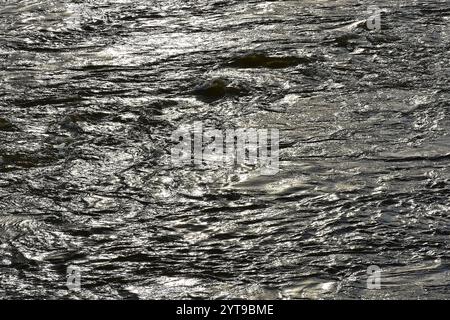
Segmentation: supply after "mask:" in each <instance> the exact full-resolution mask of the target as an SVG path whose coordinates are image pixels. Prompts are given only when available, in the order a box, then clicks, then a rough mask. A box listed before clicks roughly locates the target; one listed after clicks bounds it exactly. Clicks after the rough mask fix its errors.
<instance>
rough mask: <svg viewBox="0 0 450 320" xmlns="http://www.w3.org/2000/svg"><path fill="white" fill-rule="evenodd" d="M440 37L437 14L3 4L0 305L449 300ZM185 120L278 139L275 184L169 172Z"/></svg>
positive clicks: (401, 5) (363, 8)
mask: <svg viewBox="0 0 450 320" xmlns="http://www.w3.org/2000/svg"><path fill="white" fill-rule="evenodd" d="M372 5H376V6H377V7H379V9H380V10H381V13H380V16H379V18H380V19H379V22H380V27H381V29H373V28H369V26H370V24H369V22H370V19H368V18H369V16H370V10H371V9H370V10H369V8H370V6H372ZM449 22H450V3H449V2H448V1H447V0H429V1H413V0H411V1H406V0H405V1H400V0H399V1H376V3H374V2H371V1H366V0H336V1H332V0H304V1H303V0H301V1H248V0H245V1H238V0H236V1H233V0H197V1H189V0H184V1H182V0H170V1H169V0H166V1H144V0H133V1H131V0H116V1H109V0H108V1H106V0H105V1H96V2H94V1H86V0H85V1H83V0H79V1H75V0H72V1H69V0H67V1H64V0H62V1H37V0H36V1H31V0H24V1H19V0H9V1H7V0H3V1H1V9H0V62H1V70H0V73H1V74H0V82H1V87H0V173H1V174H0V199H1V200H0V297H1V298H6V299H11V298H53V299H59V298H73V299H77V298H79V299H90V298H92V299H109V298H119V299H121V298H125V299H160V298H165V299H169V298H183V299H191V298H225V299H228V298H248V299H256V298H258V299H272V298H274V299H278V298H283V299H298V298H313V299H322V298H326V299H348V298H350V299H353V298H363V299H374V298H386V299H390V298H406V299H416V298H422V299H436V298H438V299H442V298H444V299H449V298H450V256H449V249H450V241H449V240H450V203H449V195H450V170H449V165H450V137H449V134H450V104H449V101H450V91H449V87H450V86H449V84H450V82H449V80H448V79H449V74H450V53H449V52H450V23H449ZM194 121H202V122H203V123H204V124H205V125H208V126H211V127H215V128H219V129H226V128H241V127H245V128H248V127H252V128H276V129H279V132H280V162H279V163H280V171H279V172H278V173H277V174H275V175H271V176H260V175H258V174H257V173H256V172H255V170H254V168H253V167H251V166H237V167H236V166H235V167H226V166H221V167H219V168H216V169H212V168H211V169H208V170H204V169H200V168H198V167H195V166H188V165H187V166H184V167H181V168H175V167H174V166H173V165H172V164H171V156H170V150H171V147H172V145H173V140H172V139H171V134H172V132H173V131H174V130H176V129H177V128H179V127H180V126H182V125H185V124H191V123H193V122H194ZM370 265H375V266H378V267H379V268H380V270H381V271H380V276H381V288H380V289H379V290H377V289H372V288H369V287H368V286H367V280H368V273H367V268H368V267H369V266H370ZM68 266H74V267H78V268H80V270H81V290H69V289H68V288H67V286H66V278H67V274H66V272H67V267H68Z"/></svg>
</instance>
